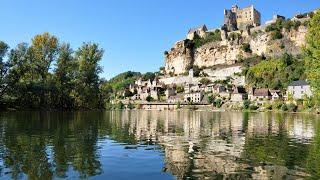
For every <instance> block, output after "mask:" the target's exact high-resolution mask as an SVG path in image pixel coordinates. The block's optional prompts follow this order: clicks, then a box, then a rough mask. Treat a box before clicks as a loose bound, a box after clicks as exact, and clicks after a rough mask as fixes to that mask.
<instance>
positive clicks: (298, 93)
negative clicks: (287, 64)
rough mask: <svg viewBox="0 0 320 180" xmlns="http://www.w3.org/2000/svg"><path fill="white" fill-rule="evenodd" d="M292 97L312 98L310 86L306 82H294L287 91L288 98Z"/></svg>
mask: <svg viewBox="0 0 320 180" xmlns="http://www.w3.org/2000/svg"><path fill="white" fill-rule="evenodd" d="M289 95H292V96H293V99H302V98H303V97H304V96H307V97H311V96H312V92H311V88H310V85H309V84H308V82H307V81H305V80H299V81H293V82H292V83H291V84H289V86H288V89H287V96H289Z"/></svg>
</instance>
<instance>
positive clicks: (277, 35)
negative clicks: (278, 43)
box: [271, 30, 283, 40]
mask: <svg viewBox="0 0 320 180" xmlns="http://www.w3.org/2000/svg"><path fill="white" fill-rule="evenodd" d="M282 37H283V35H282V34H281V32H280V30H276V31H272V32H271V39H272V40H276V39H282Z"/></svg>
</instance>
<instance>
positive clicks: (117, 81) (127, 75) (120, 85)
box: [108, 71, 141, 91]
mask: <svg viewBox="0 0 320 180" xmlns="http://www.w3.org/2000/svg"><path fill="white" fill-rule="evenodd" d="M140 76H141V73H139V72H132V71H127V72H124V73H121V74H118V75H117V76H115V77H113V78H111V79H110V80H109V81H108V83H109V84H110V85H111V87H112V88H113V89H114V90H115V91H118V90H123V89H124V88H126V87H128V86H129V85H130V84H133V83H134V81H135V80H137V79H138V77H140Z"/></svg>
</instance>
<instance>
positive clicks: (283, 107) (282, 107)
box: [281, 103, 288, 111]
mask: <svg viewBox="0 0 320 180" xmlns="http://www.w3.org/2000/svg"><path fill="white" fill-rule="evenodd" d="M281 110H282V111H287V110H288V107H287V105H286V104H284V103H283V104H282V105H281Z"/></svg>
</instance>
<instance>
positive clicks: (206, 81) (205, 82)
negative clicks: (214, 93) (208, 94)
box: [200, 78, 211, 85]
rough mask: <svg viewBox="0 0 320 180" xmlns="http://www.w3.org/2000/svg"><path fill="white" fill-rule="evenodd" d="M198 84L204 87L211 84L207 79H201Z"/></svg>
mask: <svg viewBox="0 0 320 180" xmlns="http://www.w3.org/2000/svg"><path fill="white" fill-rule="evenodd" d="M200 83H201V84H204V85H208V84H210V83H211V80H210V79H208V78H202V79H201V80H200Z"/></svg>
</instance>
